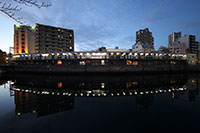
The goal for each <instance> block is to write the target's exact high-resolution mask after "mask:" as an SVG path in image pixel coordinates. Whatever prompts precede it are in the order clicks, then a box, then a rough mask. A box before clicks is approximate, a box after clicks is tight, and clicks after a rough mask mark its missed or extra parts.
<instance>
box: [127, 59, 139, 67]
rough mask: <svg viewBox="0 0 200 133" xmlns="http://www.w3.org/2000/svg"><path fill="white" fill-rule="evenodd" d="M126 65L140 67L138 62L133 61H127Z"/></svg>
mask: <svg viewBox="0 0 200 133" xmlns="http://www.w3.org/2000/svg"><path fill="white" fill-rule="evenodd" d="M126 65H133V66H137V65H138V61H131V60H127V61H126Z"/></svg>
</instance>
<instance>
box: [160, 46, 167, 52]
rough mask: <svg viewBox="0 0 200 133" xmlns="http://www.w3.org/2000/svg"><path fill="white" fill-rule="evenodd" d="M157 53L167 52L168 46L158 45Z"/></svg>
mask: <svg viewBox="0 0 200 133" xmlns="http://www.w3.org/2000/svg"><path fill="white" fill-rule="evenodd" d="M158 53H169V48H167V47H164V46H160V48H159V49H158Z"/></svg>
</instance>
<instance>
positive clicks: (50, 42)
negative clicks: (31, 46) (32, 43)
mask: <svg viewBox="0 0 200 133" xmlns="http://www.w3.org/2000/svg"><path fill="white" fill-rule="evenodd" d="M68 51H74V31H73V30H70V29H63V28H59V27H53V26H47V25H41V24H36V52H37V53H51V52H68Z"/></svg>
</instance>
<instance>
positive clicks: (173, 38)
mask: <svg viewBox="0 0 200 133" xmlns="http://www.w3.org/2000/svg"><path fill="white" fill-rule="evenodd" d="M168 48H169V51H170V53H175V54H186V53H194V54H198V42H197V41H196V37H195V36H194V35H185V36H183V37H182V36H181V32H177V33H176V32H174V33H172V34H170V35H169V36H168Z"/></svg>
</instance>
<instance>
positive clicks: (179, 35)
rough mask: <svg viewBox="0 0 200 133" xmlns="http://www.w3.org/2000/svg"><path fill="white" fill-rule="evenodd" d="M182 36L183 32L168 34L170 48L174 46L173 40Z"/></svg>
mask: <svg viewBox="0 0 200 133" xmlns="http://www.w3.org/2000/svg"><path fill="white" fill-rule="evenodd" d="M179 38H181V32H173V33H172V34H170V35H169V36H168V48H171V47H172V46H173V42H175V41H178V39H179Z"/></svg>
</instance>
